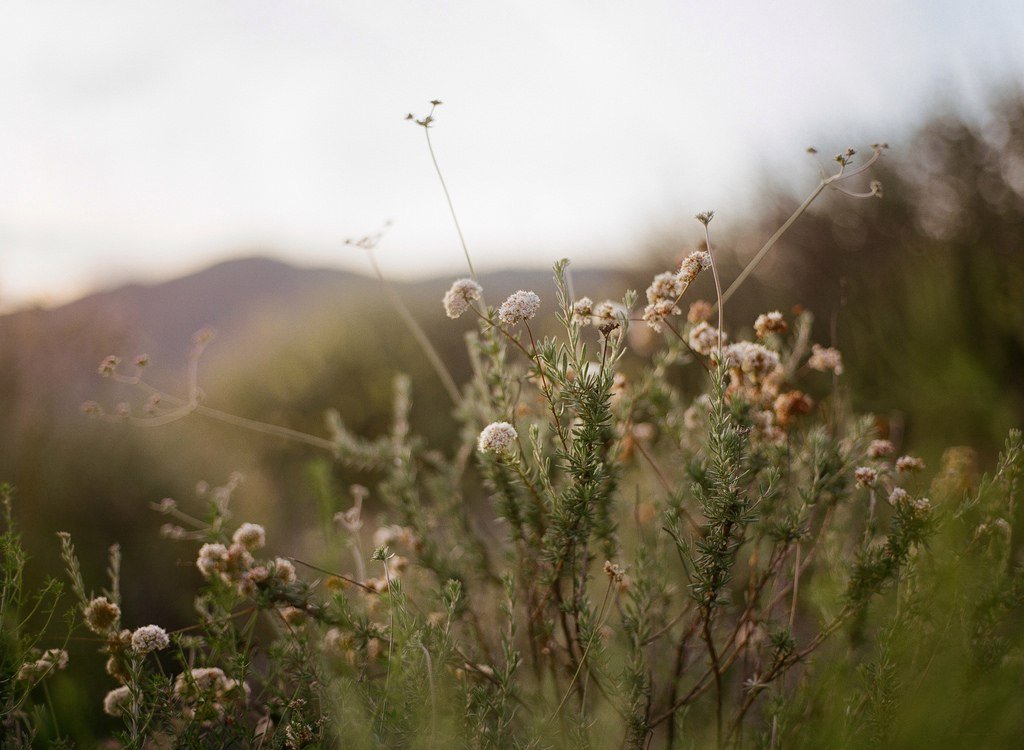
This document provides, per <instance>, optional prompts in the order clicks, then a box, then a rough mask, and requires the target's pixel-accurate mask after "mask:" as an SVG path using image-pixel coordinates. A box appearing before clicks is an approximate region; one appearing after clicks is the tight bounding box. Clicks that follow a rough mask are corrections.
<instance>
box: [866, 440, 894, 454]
mask: <svg viewBox="0 0 1024 750" xmlns="http://www.w3.org/2000/svg"><path fill="white" fill-rule="evenodd" d="M895 452H896V446H895V445H893V444H892V443H890V442H889V441H888V440H872V441H871V445H869V446H868V456H869V457H870V458H882V457H883V456H891V455H892V454H893V453H895Z"/></svg>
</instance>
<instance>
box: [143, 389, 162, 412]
mask: <svg viewBox="0 0 1024 750" xmlns="http://www.w3.org/2000/svg"><path fill="white" fill-rule="evenodd" d="M159 406H160V394H159V393H154V394H153V395H152V396H150V397H149V398H148V399H146V405H145V406H143V407H142V411H143V413H144V414H149V415H153V414H156V411H157V408H159Z"/></svg>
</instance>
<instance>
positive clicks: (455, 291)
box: [442, 279, 484, 319]
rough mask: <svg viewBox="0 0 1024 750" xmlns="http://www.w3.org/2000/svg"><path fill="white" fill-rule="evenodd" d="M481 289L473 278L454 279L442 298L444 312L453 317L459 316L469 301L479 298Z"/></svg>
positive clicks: (481, 292) (467, 307) (466, 308)
mask: <svg viewBox="0 0 1024 750" xmlns="http://www.w3.org/2000/svg"><path fill="white" fill-rule="evenodd" d="M483 291H484V290H483V287H481V286H480V285H479V284H477V283H476V282H475V281H473V279H456V280H455V281H454V282H453V283H452V286H451V288H450V289H449V290H448V291H447V292H445V294H444V299H443V300H442V303H443V304H444V311H445V314H446V315H447V316H448V317H449V318H453V319H454V318H457V317H459V316H460V315H462V313H464V312H466V310H468V309H469V303H470V302H472V301H473V300H478V299H480V295H481V294H483Z"/></svg>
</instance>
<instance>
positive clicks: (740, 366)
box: [725, 341, 780, 382]
mask: <svg viewBox="0 0 1024 750" xmlns="http://www.w3.org/2000/svg"><path fill="white" fill-rule="evenodd" d="M725 361H726V362H727V363H728V365H729V367H732V368H734V369H737V370H740V371H742V372H743V374H744V375H746V376H749V377H750V378H751V379H753V380H754V381H755V382H756V381H761V380H764V379H765V378H766V377H768V375H770V374H772V373H774V372H775V371H776V370H778V369H779V367H780V362H779V355H778V354H777V353H775V352H773V351H772V350H771V349H767V348H765V347H763V346H761V345H760V344H754V343H751V342H750V341H739V342H737V343H735V344H730V345H729V346H727V347H726V348H725Z"/></svg>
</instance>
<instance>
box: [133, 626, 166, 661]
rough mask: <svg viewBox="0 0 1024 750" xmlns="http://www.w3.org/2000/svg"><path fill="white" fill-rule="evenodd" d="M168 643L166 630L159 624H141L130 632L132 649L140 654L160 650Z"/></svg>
mask: <svg viewBox="0 0 1024 750" xmlns="http://www.w3.org/2000/svg"><path fill="white" fill-rule="evenodd" d="M170 644H171V639H170V638H168V637H167V631H166V630H164V629H163V628H161V627H160V626H159V625H143V626H142V627H141V628H138V629H137V630H136V631H135V632H134V633H132V650H133V651H134V652H135V653H137V654H140V655H145V654H149V653H152V652H153V651H162V650H163V649H165V648H167V647H168V646H169V645H170Z"/></svg>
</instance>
